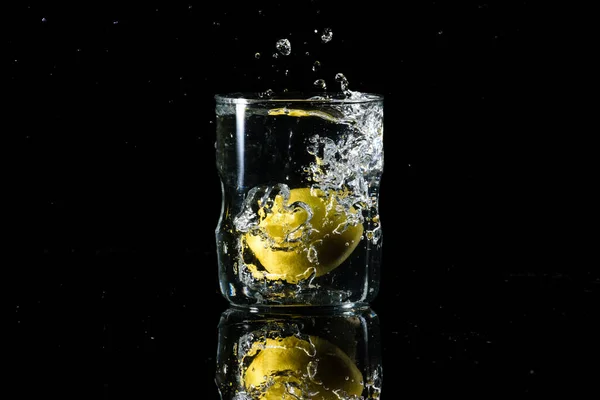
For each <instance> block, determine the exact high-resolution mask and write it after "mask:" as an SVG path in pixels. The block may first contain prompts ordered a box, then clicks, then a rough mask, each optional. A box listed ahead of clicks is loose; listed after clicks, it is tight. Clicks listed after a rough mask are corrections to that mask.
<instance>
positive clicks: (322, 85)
mask: <svg viewBox="0 0 600 400" xmlns="http://www.w3.org/2000/svg"><path fill="white" fill-rule="evenodd" d="M313 85H315V86H316V87H318V88H319V89H323V90H325V89H327V84H326V83H325V80H324V79H317V80H316V81H315V82H314V83H313Z"/></svg>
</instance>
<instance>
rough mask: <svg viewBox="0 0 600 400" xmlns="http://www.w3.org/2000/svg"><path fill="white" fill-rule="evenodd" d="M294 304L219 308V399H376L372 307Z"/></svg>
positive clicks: (377, 351) (378, 364) (378, 379)
mask: <svg viewBox="0 0 600 400" xmlns="http://www.w3.org/2000/svg"><path fill="white" fill-rule="evenodd" d="M294 309H295V310H298V308H297V307H296V308H280V309H277V310H276V311H274V312H267V313H262V312H257V311H251V310H252V308H249V307H237V306H233V307H231V308H229V309H227V310H225V311H224V312H223V313H222V314H221V318H220V321H219V326H218V347H217V360H216V374H215V383H216V385H217V388H218V390H219V393H220V395H221V398H222V399H223V400H250V399H265V400H268V399H289V400H292V399H331V400H340V399H347V400H359V399H361V400H371V399H373V400H374V399H380V398H381V390H382V383H383V367H382V360H381V348H380V347H381V337H380V324H379V317H378V316H377V314H376V313H375V312H374V311H373V310H372V309H370V308H369V307H362V308H346V309H344V310H343V311H341V312H329V311H327V310H328V308H327V307H325V308H323V307H319V308H312V309H310V310H309V311H307V308H303V309H302V310H303V312H302V313H295V312H294ZM282 310H286V311H285V312H284V311H282ZM324 310H325V311H324Z"/></svg>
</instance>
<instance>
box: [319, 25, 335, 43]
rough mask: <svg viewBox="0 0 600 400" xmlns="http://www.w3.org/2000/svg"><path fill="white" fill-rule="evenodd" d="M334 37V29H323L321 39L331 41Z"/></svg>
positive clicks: (325, 41) (326, 41) (324, 41)
mask: <svg viewBox="0 0 600 400" xmlns="http://www.w3.org/2000/svg"><path fill="white" fill-rule="evenodd" d="M332 37H333V31H332V30H331V28H325V29H323V33H322V34H321V41H322V42H323V43H328V42H330V41H331V38H332Z"/></svg>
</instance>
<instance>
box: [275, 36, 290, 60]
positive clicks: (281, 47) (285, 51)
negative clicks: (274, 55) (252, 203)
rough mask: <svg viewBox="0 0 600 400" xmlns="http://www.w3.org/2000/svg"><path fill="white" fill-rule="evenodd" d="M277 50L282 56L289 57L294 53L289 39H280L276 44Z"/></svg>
mask: <svg viewBox="0 0 600 400" xmlns="http://www.w3.org/2000/svg"><path fill="white" fill-rule="evenodd" d="M275 48H276V49H277V51H278V52H279V54H281V55H282V56H289V55H290V53H291V52H292V45H291V43H290V41H289V40H288V39H279V40H278V41H277V43H276V44H275Z"/></svg>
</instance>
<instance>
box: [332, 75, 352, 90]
mask: <svg viewBox="0 0 600 400" xmlns="http://www.w3.org/2000/svg"><path fill="white" fill-rule="evenodd" d="M335 81H336V82H338V83H339V84H340V89H341V91H342V92H344V94H346V95H350V94H351V92H350V90H349V89H348V79H347V78H346V77H345V76H344V74H342V73H337V74H335Z"/></svg>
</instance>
